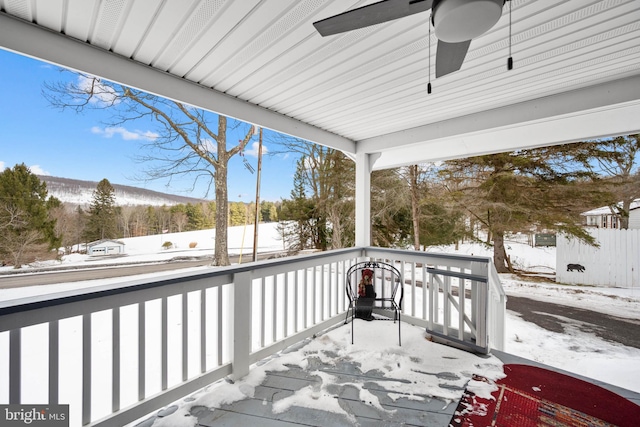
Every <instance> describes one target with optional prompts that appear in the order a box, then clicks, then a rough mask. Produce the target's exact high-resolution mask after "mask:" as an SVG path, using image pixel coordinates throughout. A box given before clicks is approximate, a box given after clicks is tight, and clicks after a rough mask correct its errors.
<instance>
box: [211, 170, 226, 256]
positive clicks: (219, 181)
mask: <svg viewBox="0 0 640 427" xmlns="http://www.w3.org/2000/svg"><path fill="white" fill-rule="evenodd" d="M214 180H215V184H216V240H215V250H214V254H213V265H217V266H224V265H229V253H228V247H227V224H228V221H229V211H228V207H229V203H228V200H227V163H226V162H224V163H223V162H220V165H218V167H217V168H216V172H215V177H214Z"/></svg>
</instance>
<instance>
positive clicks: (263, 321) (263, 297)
mask: <svg viewBox="0 0 640 427" xmlns="http://www.w3.org/2000/svg"><path fill="white" fill-rule="evenodd" d="M260 289H261V290H260V292H261V293H260V299H261V300H262V309H261V310H260V313H261V321H260V348H264V342H265V339H266V324H267V310H266V307H267V298H266V285H265V283H264V277H262V278H260Z"/></svg>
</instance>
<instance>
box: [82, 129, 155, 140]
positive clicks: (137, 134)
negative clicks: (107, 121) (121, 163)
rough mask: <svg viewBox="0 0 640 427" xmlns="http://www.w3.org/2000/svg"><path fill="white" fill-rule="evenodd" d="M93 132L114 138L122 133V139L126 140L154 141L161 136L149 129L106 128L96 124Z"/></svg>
mask: <svg viewBox="0 0 640 427" xmlns="http://www.w3.org/2000/svg"><path fill="white" fill-rule="evenodd" d="M91 132H93V133H95V134H98V135H102V136H104V137H105V138H112V137H113V136H114V135H120V137H121V138H122V139H124V140H125V141H140V140H144V141H154V140H155V139H157V138H158V137H159V135H158V134H157V133H155V132H151V131H149V130H147V131H142V130H137V129H136V130H133V131H130V130H128V129H125V128H123V127H122V126H118V127H106V128H104V129H102V128H100V127H98V126H94V127H92V128H91Z"/></svg>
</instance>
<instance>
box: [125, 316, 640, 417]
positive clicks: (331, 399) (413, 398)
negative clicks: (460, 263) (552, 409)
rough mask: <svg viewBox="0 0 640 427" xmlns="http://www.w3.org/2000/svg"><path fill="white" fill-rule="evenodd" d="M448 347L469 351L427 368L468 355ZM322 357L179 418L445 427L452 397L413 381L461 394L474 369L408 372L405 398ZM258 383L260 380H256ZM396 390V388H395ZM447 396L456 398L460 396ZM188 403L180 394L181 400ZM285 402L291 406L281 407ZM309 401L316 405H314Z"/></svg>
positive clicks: (382, 381) (639, 400) (170, 412)
mask: <svg viewBox="0 0 640 427" xmlns="http://www.w3.org/2000/svg"><path fill="white" fill-rule="evenodd" d="M391 326H393V325H391ZM392 336H393V335H392ZM394 338H395V337H394ZM382 339H384V338H382ZM430 345H435V343H431V344H430ZM294 347H297V348H293V349H292V351H298V350H300V349H303V348H306V343H300V344H299V345H296V346H294ZM403 348H404V347H403ZM431 348H432V351H434V350H433V347H431ZM447 348H448V349H449V350H451V351H453V352H460V353H462V354H464V355H466V356H463V355H461V354H456V353H447V354H446V355H445V356H443V355H440V356H436V355H433V354H432V355H430V356H427V357H426V358H425V360H424V362H425V366H430V367H432V368H434V367H435V366H436V365H437V360H435V358H436V357H439V358H441V359H442V358H444V359H456V358H458V357H460V358H463V357H467V356H469V353H466V352H462V351H461V350H455V349H451V348H450V347H447ZM449 350H447V351H449ZM493 355H494V356H495V357H497V358H498V359H500V360H501V361H502V362H504V363H520V364H531V365H535V366H540V367H544V368H546V369H551V370H555V371H558V372H562V373H565V374H568V373H567V372H563V371H560V370H556V369H554V368H551V367H549V366H544V365H541V364H539V363H536V362H533V361H530V360H527V359H523V358H520V357H518V356H514V355H511V354H508V353H503V352H493ZM323 356H324V357H325V359H324V360H326V361H327V362H326V363H325V362H323V361H322V359H323V358H322V357H317V356H316V355H315V354H314V353H313V352H311V354H307V355H306V356H305V360H306V362H307V363H306V366H305V367H304V368H301V367H299V366H296V365H288V364H286V368H287V369H274V370H269V369H268V367H269V366H270V365H269V364H268V361H265V364H264V368H265V373H266V376H265V377H264V379H263V380H262V381H261V382H260V381H258V382H259V385H257V386H255V388H253V386H251V387H250V388H251V390H250V391H249V392H246V391H247V390H244V391H243V392H242V394H243V396H242V397H241V398H234V397H233V396H230V398H229V399H227V400H229V401H234V402H233V403H231V404H219V403H215V402H216V401H224V400H225V396H224V393H225V391H224V390H225V388H224V387H222V388H220V389H219V390H220V392H215V393H216V394H217V396H218V397H219V398H214V399H210V400H207V401H206V403H205V404H202V405H199V404H196V403H197V402H198V401H197V400H195V399H194V398H190V399H191V401H192V403H190V404H189V406H190V409H189V412H188V413H185V414H184V415H185V416H188V415H191V416H192V417H193V418H190V422H191V421H194V420H195V419H197V424H196V425H197V426H201V427H228V426H241V427H246V426H256V427H270V426H285V427H286V426H318V427H330V426H354V425H359V426H363V427H366V426H429V427H448V426H449V421H450V420H451V418H452V416H453V414H454V411H455V409H456V407H457V404H458V402H457V400H456V401H445V400H443V399H441V398H434V397H432V395H430V394H426V391H425V394H420V393H421V392H416V390H421V391H422V386H420V387H415V385H416V384H423V382H422V381H421V378H420V376H421V375H427V376H429V378H433V379H437V381H435V382H436V384H437V387H438V389H448V390H449V391H451V390H455V391H456V392H458V391H459V392H460V395H461V394H462V390H463V388H464V385H466V382H467V380H468V378H470V377H471V374H472V372H468V371H467V370H466V369H465V370H461V371H455V370H452V371H449V372H444V370H445V369H449V365H451V363H450V362H447V361H445V362H444V364H441V365H439V366H440V368H439V369H437V370H432V371H431V373H428V372H424V370H423V369H420V370H414V369H412V370H411V371H412V375H413V373H415V379H413V377H412V379H413V382H414V384H411V386H413V392H412V393H413V394H412V395H409V394H403V392H402V390H403V389H404V387H403V386H402V383H411V382H412V381H411V380H408V379H406V377H405V378H397V377H393V376H389V372H387V373H386V374H385V373H383V372H378V371H377V370H369V371H367V372H362V371H361V369H360V368H361V363H359V362H358V360H355V359H353V358H350V357H349V358H345V357H339V355H337V354H335V355H334V354H330V353H329V354H328V353H327V352H324V354H323ZM274 357H280V356H274ZM474 357H475V356H474ZM329 359H332V360H329ZM444 359H443V360H444ZM381 362H384V360H381ZM474 363H475V362H474ZM477 363H478V365H476V366H478V367H482V364H483V358H482V357H478V362H477ZM383 364H384V363H380V365H383ZM498 366H499V365H498ZM425 369H426V368H425ZM439 371H443V372H439ZM569 375H572V374H569ZM574 376H576V375H574ZM576 377H578V378H582V379H584V380H586V381H590V382H592V383H594V384H597V385H600V386H602V387H604V388H607V389H609V390H611V391H613V392H615V393H617V394H619V395H621V396H623V397H625V398H627V399H629V400H631V401H633V402H635V403H636V404H639V405H640V394H638V393H634V392H632V391H629V390H624V389H621V388H618V387H615V386H612V385H609V384H604V383H602V382H599V381H595V380H592V379H589V378H584V377H579V376H576ZM431 382H433V381H431ZM223 383H224V382H223ZM239 384H240V383H239ZM255 384H257V382H256V383H255ZM399 384H400V386H399ZM227 385H229V384H227ZM245 385H246V384H245ZM236 386H237V387H240V386H239V385H234V386H232V387H231V388H233V387H236ZM409 388H411V387H410V384H407V387H406V389H409ZM227 390H229V387H227ZM398 390H400V392H399V391H398ZM442 391H444V390H442ZM210 392H211V391H209V393H210ZM245 392H246V393H245ZM436 394H437V393H436ZM451 394H455V395H457V393H451ZM442 395H445V394H442ZM245 396H249V397H245ZM298 396H303V399H301V400H300V401H294V402H291V399H295V398H296V397H298ZM367 397H368V398H367ZM287 398H289V399H287ZM186 401H187V400H186V399H185V402H186ZM285 402H286V403H288V404H286V405H283V403H285ZM314 402H317V404H315V403H314ZM300 403H302V404H300ZM310 403H311V404H310ZM191 405H193V406H191ZM205 405H206V406H205ZM177 409H178V406H177V405H174V406H173V407H169V408H165V410H163V411H161V412H160V413H158V414H157V415H154V416H152V417H151V418H147V419H146V420H145V421H144V422H142V423H140V424H137V426H138V427H149V426H152V425H157V424H160V425H163V426H165V425H174V422H175V421H176V419H175V418H171V417H175V416H179V417H180V418H181V417H182V415H181V414H180V413H179V412H178V413H174V412H175V411H176V410H177ZM165 415H166V416H167V418H166V419H163V420H161V419H159V418H165ZM157 421H159V423H156V422H157ZM163 421H164V422H163ZM182 421H186V420H182ZM188 424H189V423H186V424H183V423H182V422H181V423H180V425H188Z"/></svg>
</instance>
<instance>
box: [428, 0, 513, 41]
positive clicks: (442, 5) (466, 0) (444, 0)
mask: <svg viewBox="0 0 640 427" xmlns="http://www.w3.org/2000/svg"><path fill="white" fill-rule="evenodd" d="M503 5H504V0H440V1H434V2H433V9H432V16H433V27H434V28H435V33H436V37H437V38H438V40H442V41H444V42H447V43H459V42H463V41H466V40H472V39H474V38H476V37H478V36H481V35H482V34H484V33H486V32H487V31H489V30H490V29H491V27H493V26H494V25H495V24H496V23H497V22H498V20H499V19H500V17H501V16H502V6H503Z"/></svg>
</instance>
